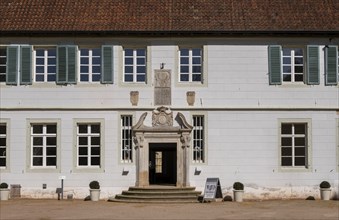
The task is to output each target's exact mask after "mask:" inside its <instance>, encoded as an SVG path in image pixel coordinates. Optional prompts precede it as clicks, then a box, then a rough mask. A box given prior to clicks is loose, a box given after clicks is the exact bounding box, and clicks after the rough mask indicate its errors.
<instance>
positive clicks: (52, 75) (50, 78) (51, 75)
mask: <svg viewBox="0 0 339 220" xmlns="http://www.w3.org/2000/svg"><path fill="white" fill-rule="evenodd" d="M55 77H56V75H55V74H48V75H47V81H48V82H54V81H55Z"/></svg>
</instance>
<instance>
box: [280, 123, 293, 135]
mask: <svg viewBox="0 0 339 220" xmlns="http://www.w3.org/2000/svg"><path fill="white" fill-rule="evenodd" d="M281 133H282V134H292V124H281Z"/></svg>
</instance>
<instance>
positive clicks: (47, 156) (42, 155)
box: [31, 124, 57, 168]
mask: <svg viewBox="0 0 339 220" xmlns="http://www.w3.org/2000/svg"><path fill="white" fill-rule="evenodd" d="M31 152H32V153H31V167H39V168H43V167H56V165H57V125H56V124H31Z"/></svg>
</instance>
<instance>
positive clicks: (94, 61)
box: [80, 48, 101, 82]
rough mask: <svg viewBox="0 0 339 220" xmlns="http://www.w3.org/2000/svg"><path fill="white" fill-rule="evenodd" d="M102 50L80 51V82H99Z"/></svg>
mask: <svg viewBox="0 0 339 220" xmlns="http://www.w3.org/2000/svg"><path fill="white" fill-rule="evenodd" d="M100 65H101V49H100V48H93V49H80V82H99V81H100V71H101V69H100V68H101V67H100Z"/></svg>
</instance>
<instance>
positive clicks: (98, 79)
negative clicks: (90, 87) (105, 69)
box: [92, 74, 101, 82]
mask: <svg viewBox="0 0 339 220" xmlns="http://www.w3.org/2000/svg"><path fill="white" fill-rule="evenodd" d="M100 79H101V76H100V74H93V75H92V81H93V82H98V81H100Z"/></svg>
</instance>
